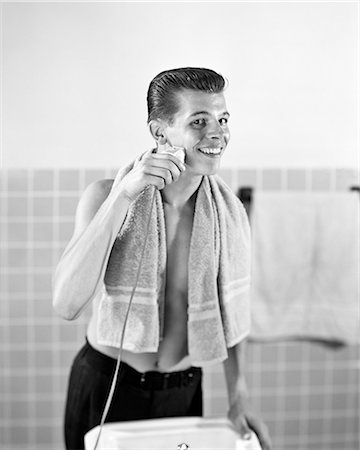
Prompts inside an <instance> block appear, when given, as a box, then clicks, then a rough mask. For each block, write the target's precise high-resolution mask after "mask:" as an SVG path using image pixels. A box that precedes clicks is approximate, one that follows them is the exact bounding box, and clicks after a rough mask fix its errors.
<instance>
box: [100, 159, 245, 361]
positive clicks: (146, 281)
mask: <svg viewBox="0 0 360 450" xmlns="http://www.w3.org/2000/svg"><path fill="white" fill-rule="evenodd" d="M132 167H133V164H131V165H129V166H128V167H126V168H125V169H124V170H123V171H122V172H121V173H120V174H119V175H118V178H117V180H115V182H117V181H119V180H121V179H122V178H123V177H124V176H125V175H126V174H127V173H128V172H129V171H130V170H131V168H132ZM153 192H154V191H153V188H152V187H148V188H146V189H145V190H144V191H143V192H142V193H141V194H140V195H139V196H138V198H137V199H136V200H135V201H134V202H133V203H132V204H131V206H130V208H129V211H128V214H127V217H126V220H125V222H124V224H123V226H122V228H121V230H120V231H119V234H118V237H117V239H116V241H115V243H114V247H113V249H112V252H111V255H110V258H109V264H108V269H107V271H106V276H105V279H104V290H103V295H102V298H101V301H100V304H99V316H98V327H97V333H98V342H99V343H100V344H102V345H110V346H114V347H119V345H120V336H121V331H122V327H123V326H124V317H125V312H126V309H127V305H128V302H129V299H130V293H131V290H132V287H133V286H134V283H135V277H136V272H137V267H138V264H139V259H140V254H141V249H142V245H143V241H144V238H145V235H146V226H147V220H148V216H149V212H150V205H151V199H152V194H153ZM250 253H251V251H250V230H249V224H248V219H247V215H246V212H245V209H244V207H243V205H242V204H241V202H240V201H239V199H238V198H237V197H236V196H235V195H234V194H233V192H232V191H231V189H230V188H229V187H228V186H227V185H226V184H225V183H224V181H222V180H221V178H220V177H218V176H209V177H203V180H202V182H201V185H200V187H199V189H198V192H197V198H196V202H195V212H194V218H193V227H192V234H191V240H190V250H189V267H188V330H187V331H188V351H189V355H190V357H191V359H192V363H193V364H194V365H200V366H203V365H206V364H207V363H215V362H219V361H223V360H225V359H226V358H227V348H229V347H232V346H233V345H235V344H236V343H238V342H240V341H241V340H242V339H243V338H244V337H245V336H247V335H248V333H249V330H250V307H249V290H250ZM165 274H166V236H165V218H164V210H163V204H162V197H161V194H160V192H159V191H158V190H156V191H155V205H154V208H153V211H152V216H151V219H150V229H149V234H148V240H147V244H146V247H145V252H144V259H143V262H142V269H141V273H140V277H139V280H138V285H137V288H136V291H135V295H134V298H133V302H132V306H131V309H130V314H129V322H128V324H127V326H126V330H125V337H124V346H123V348H124V349H125V350H128V351H131V352H135V353H137V352H156V351H157V350H158V347H159V343H160V340H161V339H162V337H163V336H162V334H163V323H164V318H163V315H164V301H165V299H164V295H165V282H166V280H165Z"/></svg>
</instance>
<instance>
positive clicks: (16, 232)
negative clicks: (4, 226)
mask: <svg viewBox="0 0 360 450" xmlns="http://www.w3.org/2000/svg"><path fill="white" fill-rule="evenodd" d="M28 236H29V227H28V224H27V223H24V222H21V223H16V222H15V223H13V224H11V226H9V227H8V241H9V242H18V243H25V242H27V241H28Z"/></svg>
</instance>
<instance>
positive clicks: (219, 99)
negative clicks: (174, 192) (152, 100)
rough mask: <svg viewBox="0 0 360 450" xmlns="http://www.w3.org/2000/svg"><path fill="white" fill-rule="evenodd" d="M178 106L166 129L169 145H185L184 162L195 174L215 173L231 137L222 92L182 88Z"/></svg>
mask: <svg viewBox="0 0 360 450" xmlns="http://www.w3.org/2000/svg"><path fill="white" fill-rule="evenodd" d="M176 95H177V100H178V106H179V109H178V111H177V113H176V114H175V115H174V117H173V120H172V121H171V124H168V125H166V127H165V128H164V132H165V135H166V138H167V142H168V143H169V144H170V145H174V146H179V147H184V148H185V152H186V158H185V162H186V165H187V167H188V169H189V170H191V171H192V172H193V173H194V174H196V175H212V174H214V173H216V172H217V171H218V169H219V165H220V160H221V156H222V154H223V153H224V151H225V148H226V146H227V144H228V142H229V139H230V131H229V127H228V120H229V113H228V112H227V109H226V103H225V98H224V94H223V93H217V94H213V93H207V92H203V91H199V90H190V89H186V90H182V91H180V92H178V93H177V94H176Z"/></svg>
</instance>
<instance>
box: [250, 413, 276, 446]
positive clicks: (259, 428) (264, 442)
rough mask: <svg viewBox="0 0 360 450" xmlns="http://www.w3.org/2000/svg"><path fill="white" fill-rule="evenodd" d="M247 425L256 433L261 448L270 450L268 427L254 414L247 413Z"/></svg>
mask: <svg viewBox="0 0 360 450" xmlns="http://www.w3.org/2000/svg"><path fill="white" fill-rule="evenodd" d="M246 419H247V423H248V425H249V426H250V427H251V429H252V430H253V431H254V433H255V434H256V436H257V438H258V440H259V443H260V445H261V448H262V449H263V450H271V438H270V434H269V430H268V427H267V426H266V425H265V424H264V423H263V422H262V421H261V420H259V419H257V418H256V417H254V416H251V415H248V416H247V417H246Z"/></svg>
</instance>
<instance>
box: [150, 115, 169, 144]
mask: <svg viewBox="0 0 360 450" xmlns="http://www.w3.org/2000/svg"><path fill="white" fill-rule="evenodd" d="M149 130H150V133H151V135H152V137H153V138H154V139H155V141H156V142H157V143H158V144H160V145H164V144H166V142H167V138H166V136H165V124H164V122H163V121H160V120H151V121H150V122H149Z"/></svg>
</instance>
